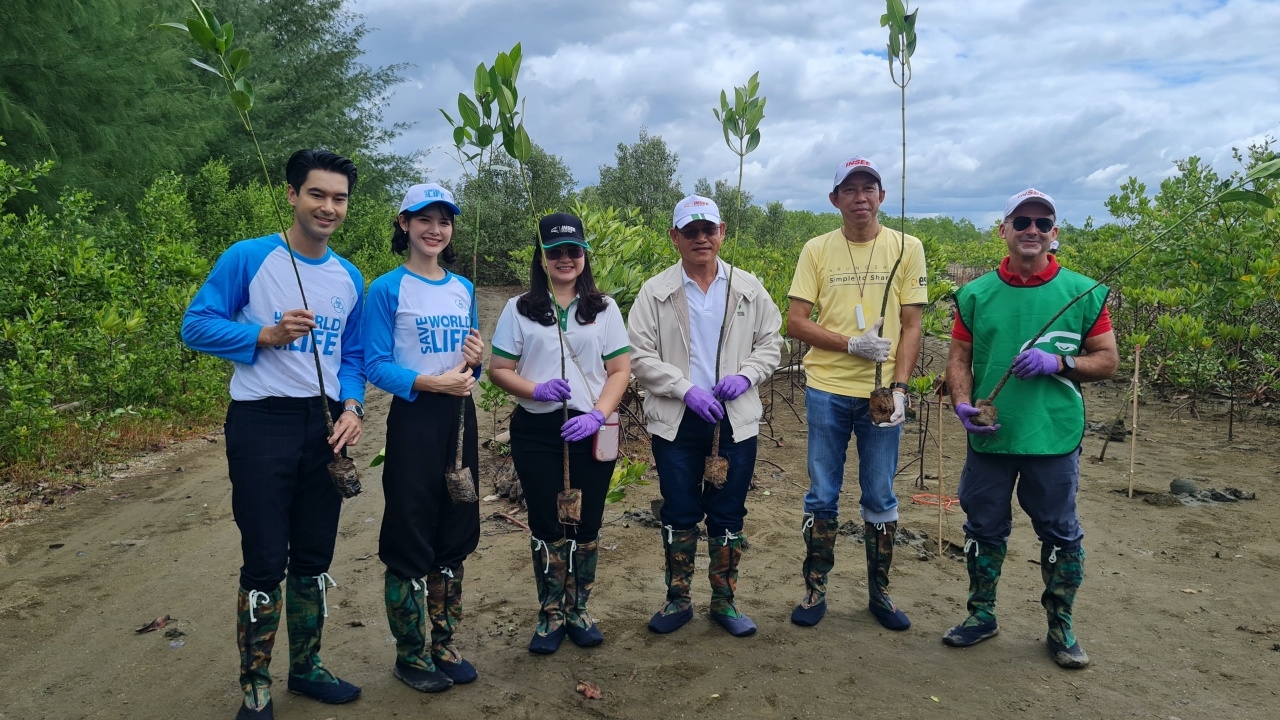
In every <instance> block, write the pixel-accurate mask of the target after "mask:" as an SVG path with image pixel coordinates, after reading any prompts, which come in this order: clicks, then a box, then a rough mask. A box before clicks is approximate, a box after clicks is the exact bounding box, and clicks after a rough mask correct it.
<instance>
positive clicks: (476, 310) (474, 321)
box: [458, 276, 484, 382]
mask: <svg viewBox="0 0 1280 720" xmlns="http://www.w3.org/2000/svg"><path fill="white" fill-rule="evenodd" d="M458 279H459V280H461V281H462V285H463V287H465V288H466V289H467V292H468V293H469V294H470V295H471V327H472V328H474V329H475V331H476V332H480V302H479V301H478V300H477V299H476V286H475V285H473V284H472V283H471V281H470V280H468V279H466V278H464V277H461V276H460V277H459V278H458ZM482 342H483V341H482ZM471 375H472V376H473V377H475V379H476V382H480V379H481V378H482V377H483V376H484V353H483V351H482V352H481V354H480V364H479V365H477V366H476V369H475V371H474V372H472V373H471Z"/></svg>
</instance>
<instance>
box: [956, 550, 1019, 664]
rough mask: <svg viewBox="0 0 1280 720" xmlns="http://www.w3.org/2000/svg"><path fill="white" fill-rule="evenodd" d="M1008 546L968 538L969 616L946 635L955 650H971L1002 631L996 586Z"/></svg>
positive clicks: (965, 553)
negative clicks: (964, 648) (998, 615)
mask: <svg viewBox="0 0 1280 720" xmlns="http://www.w3.org/2000/svg"><path fill="white" fill-rule="evenodd" d="M1005 551H1006V546H1005V544H1004V543H1001V544H999V545H992V544H990V543H984V542H979V541H978V540H975V539H973V538H965V541H964V555H965V564H966V567H967V568H968V570H969V603H968V607H969V617H967V618H965V619H964V622H962V623H960V624H959V625H956V626H955V627H953V628H951V629H950V630H948V631H947V632H946V634H945V635H943V636H942V642H944V643H946V644H947V645H950V646H952V647H969V646H970V645H976V644H978V643H980V642H982V641H983V640H986V639H987V638H989V637H995V636H996V634H997V633H999V632H1000V628H999V627H998V626H997V625H996V585H997V584H998V583H999V582H1000V568H1001V567H1002V566H1003V565H1004V556H1005Z"/></svg>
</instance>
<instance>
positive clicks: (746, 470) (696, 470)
mask: <svg viewBox="0 0 1280 720" xmlns="http://www.w3.org/2000/svg"><path fill="white" fill-rule="evenodd" d="M712 429H713V426H712V425H711V423H708V422H706V421H705V420H703V419H702V418H700V417H698V416H697V414H696V413H694V412H693V411H692V410H685V413H684V419H683V420H681V421H680V429H679V430H677V431H676V439H675V440H663V439H662V438H660V437H658V436H657V435H654V436H653V460H654V462H655V463H656V464H657V466H658V486H659V489H660V490H661V491H662V513H661V514H662V517H661V520H662V524H663V525H670V526H671V527H672V528H673V529H675V530H690V529H692V528H695V527H697V526H698V523H700V522H702V519H703V518H704V517H705V518H706V520H707V536H708V537H723V536H724V534H725V533H726V532H729V533H733V534H735V535H736V534H738V533H739V532H741V531H742V519H743V518H745V517H746V516H747V504H746V503H747V490H749V489H750V488H751V475H752V473H753V472H755V467H756V438H755V437H754V436H753V437H750V438H747V439H746V440H743V441H742V442H737V443H735V442H733V427H732V426H731V425H730V424H729V419H728V418H725V419H724V420H721V421H720V457H723V458H725V459H727V460H728V461H729V479H728V482H726V483H725V484H724V487H722V488H719V489H716V488H714V487H712V486H711V485H710V484H707V483H703V482H702V470H703V467H704V466H705V464H706V459H707V456H709V455H710V454H711V432H712Z"/></svg>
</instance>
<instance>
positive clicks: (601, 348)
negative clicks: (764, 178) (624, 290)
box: [489, 213, 631, 654]
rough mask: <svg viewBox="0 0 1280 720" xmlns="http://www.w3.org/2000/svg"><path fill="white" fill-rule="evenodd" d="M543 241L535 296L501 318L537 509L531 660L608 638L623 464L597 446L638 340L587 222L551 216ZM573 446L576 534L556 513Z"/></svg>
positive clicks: (530, 499)
mask: <svg viewBox="0 0 1280 720" xmlns="http://www.w3.org/2000/svg"><path fill="white" fill-rule="evenodd" d="M538 235H539V242H538V243H537V244H535V246H534V250H533V263H532V265H531V267H530V277H529V292H527V293H525V294H524V295H521V296H520V297H516V298H512V299H511V300H509V301H508V302H507V306H506V308H504V309H503V311H502V315H501V316H500V317H499V318H498V326H497V328H496V329H495V330H494V333H493V357H492V359H491V361H490V369H489V376H490V377H491V378H492V379H493V382H494V384H495V385H497V386H498V387H501V388H502V389H503V390H506V391H507V392H509V393H511V394H512V395H515V396H516V399H517V401H518V402H519V404H520V406H519V407H518V408H517V409H516V411H515V414H514V415H512V417H511V458H512V460H513V461H514V462H515V466H516V474H517V475H518V476H519V477H520V486H521V488H522V489H523V490H524V496H525V503H526V504H527V505H528V506H529V527H530V528H531V529H532V530H533V537H532V538H531V539H530V542H531V547H532V550H533V566H534V567H533V571H534V575H535V578H536V580H537V587H538V602H539V604H540V605H541V610H540V611H539V612H538V628H537V630H536V631H534V635H533V640H532V641H530V643H529V652H532V653H537V654H550V653H553V652H555V651H556V650H557V649H559V647H560V641H561V640H562V639H563V638H564V636H565V634H566V633H567V634H568V635H569V639H570V640H572V641H573V642H574V644H576V645H578V646H580V647H589V646H592V645H599V644H600V643H601V642H603V641H604V637H603V636H602V635H601V633H600V628H598V627H597V626H596V624H595V620H593V619H592V617H591V616H590V615H589V614H588V613H587V599H588V597H589V596H590V594H591V586H592V584H593V583H594V582H595V574H596V557H597V554H598V549H599V544H598V540H599V535H600V518H601V515H603V514H604V499H605V496H606V495H607V494H608V492H609V480H610V478H611V477H612V476H613V466H614V461H613V460H608V461H600V460H596V459H595V456H594V454H593V452H592V450H593V448H592V439H593V436H594V435H595V434H596V433H597V432H599V430H600V428H601V426H602V425H604V422H605V418H607V417H608V416H609V415H611V414H612V413H613V411H614V410H615V409H616V408H617V406H618V402H619V401H620V400H621V399H622V393H623V392H624V391H625V390H626V389H627V382H628V381H629V380H630V377H631V359H630V356H629V355H628V353H629V351H630V350H631V345H630V342H631V341H630V339H629V338H628V337H627V329H626V326H625V325H624V323H623V321H622V313H621V312H619V311H618V306H617V304H616V303H614V302H613V299H612V298H610V297H609V296H607V295H605V294H604V293H602V292H600V291H599V290H598V289H596V284H595V280H593V279H592V276H591V263H590V261H589V260H588V258H587V251H588V250H590V249H591V248H590V247H589V246H588V245H587V241H586V238H585V236H584V234H583V230H582V221H581V220H579V219H578V218H576V217H574V216H573V215H568V214H565V213H556V214H553V215H548V216H546V217H544V218H542V220H541V221H539V223H538ZM544 254H545V255H546V260H547V262H546V266H545V267H544V265H543V259H542V258H543V255H544ZM547 268H549V269H550V276H548V270H547ZM557 321H559V324H560V329H559V330H557V328H556V323H557ZM561 332H563V333H564V342H563V344H561V337H560V333H561ZM562 368H563V372H564V374H563V375H562V374H561V372H562ZM566 401H567V404H568V411H569V412H568V414H569V420H568V422H565V421H564V419H563V417H564V416H563V411H562V408H563V407H564V405H563V403H565V402H566ZM566 442H567V443H568V444H569V483H570V485H571V486H572V487H575V488H578V489H580V490H581V491H582V514H581V518H580V520H579V523H578V524H577V525H576V526H567V527H566V526H563V525H561V524H560V521H559V516H558V513H557V510H556V495H557V494H559V493H560V491H561V490H562V489H563V487H564V484H563V483H564V443H566Z"/></svg>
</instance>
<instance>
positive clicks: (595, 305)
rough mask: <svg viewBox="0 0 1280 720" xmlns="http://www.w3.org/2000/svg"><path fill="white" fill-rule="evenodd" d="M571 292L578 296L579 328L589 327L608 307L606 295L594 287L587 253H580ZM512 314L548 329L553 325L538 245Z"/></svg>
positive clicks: (547, 286)
mask: <svg viewBox="0 0 1280 720" xmlns="http://www.w3.org/2000/svg"><path fill="white" fill-rule="evenodd" d="M574 289H575V290H576V291H577V293H578V308H577V310H576V311H575V312H574V317H576V318H577V319H578V324H579V325H590V324H591V323H593V322H595V321H596V315H599V314H600V313H601V312H603V311H604V309H605V308H606V307H608V304H609V303H608V299H607V298H608V296H606V295H605V294H604V293H602V292H600V290H599V289H598V288H596V280H595V277H594V276H592V274H591V253H589V252H586V251H585V249H584V252H583V253H582V274H581V275H579V276H578V279H577V280H576V281H574ZM516 311H517V312H519V313H520V314H521V315H523V316H525V317H527V318H529V319H530V320H532V321H534V322H536V323H538V324H540V325H546V326H547V327H550V326H552V325H554V324H555V323H556V313H555V310H554V309H552V307H551V282H550V280H549V279H548V278H547V271H546V269H545V268H543V267H542V243H541V242H535V243H534V246H533V262H532V263H530V265H529V292H527V293H525V294H523V295H521V296H520V299H519V300H516Z"/></svg>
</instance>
